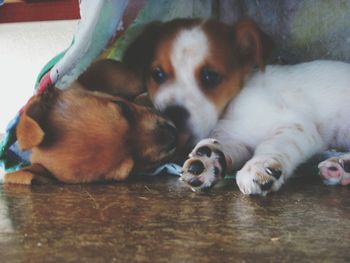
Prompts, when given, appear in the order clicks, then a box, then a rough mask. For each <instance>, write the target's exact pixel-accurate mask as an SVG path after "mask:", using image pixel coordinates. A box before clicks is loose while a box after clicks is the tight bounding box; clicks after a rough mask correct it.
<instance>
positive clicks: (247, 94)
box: [124, 19, 350, 195]
mask: <svg viewBox="0 0 350 263" xmlns="http://www.w3.org/2000/svg"><path fill="white" fill-rule="evenodd" d="M140 45H144V48H143V49H140ZM269 46H270V42H269V40H268V38H267V37H266V36H265V35H264V34H263V33H262V32H261V31H260V30H259V28H258V27H257V26H256V25H255V24H254V23H253V22H251V21H244V22H240V23H238V24H237V25H234V26H229V25H226V24H223V23H220V22H218V21H213V20H206V21H202V20H193V19H188V20H186V19H182V20H175V21H171V22H168V23H165V24H153V25H151V26H149V27H148V28H147V29H146V30H145V31H144V33H143V34H142V35H141V36H140V37H139V38H138V39H137V40H136V41H135V42H134V43H132V44H131V45H130V47H129V49H128V50H127V51H126V53H125V57H124V61H125V63H127V64H128V65H129V66H130V67H134V70H138V72H139V73H140V74H143V76H144V79H145V81H146V83H147V88H148V92H149V94H150V98H151V99H152V101H153V103H154V105H155V107H156V108H158V109H159V110H160V111H162V112H164V113H166V114H167V115H168V116H169V117H170V118H172V119H173V120H174V122H175V123H176V124H177V126H178V128H179V129H180V130H181V131H182V132H183V134H186V135H187V136H184V138H186V139H185V140H184V141H186V140H187V142H194V143H198V144H197V146H196V147H195V148H194V150H193V151H192V152H191V153H190V159H188V160H187V161H186V162H185V164H184V167H183V170H184V174H183V176H182V179H183V180H184V181H186V182H187V183H189V184H190V185H192V186H193V187H197V188H206V187H210V186H212V185H213V184H215V183H216V182H217V181H218V180H219V179H220V178H221V177H222V175H223V174H224V172H225V169H226V168H227V170H229V171H231V170H234V169H240V170H239V171H238V173H237V184H238V186H239V188H240V190H241V191H242V192H243V193H245V194H263V195H264V194H266V193H268V192H270V191H277V190H278V189H279V188H280V187H281V186H282V185H283V183H284V182H285V180H286V179H287V178H288V177H289V176H290V175H291V174H292V172H293V171H294V169H295V168H296V167H297V166H298V165H299V164H300V163H301V162H303V161H305V160H307V159H308V158H309V157H311V156H312V155H313V154H315V153H317V152H319V151H322V150H324V149H326V148H328V147H336V148H343V149H348V148H349V146H350V133H349V131H350V120H349V118H348V116H347V112H348V111H349V110H350V104H349V103H348V100H349V98H350V65H348V64H345V63H341V62H332V61H315V62H310V63H304V64H299V65H295V66H267V67H266V68H265V67H264V60H265V55H266V52H267V50H268V47H269ZM146 48H147V49H146ZM144 50H149V51H150V52H149V53H144ZM140 65H141V67H139V66H140ZM254 66H258V67H259V69H260V71H259V70H254V69H253V68H254ZM264 69H265V70H264ZM206 137H210V138H211V139H204V140H202V141H200V140H201V139H203V138H206ZM223 156H224V158H223Z"/></svg>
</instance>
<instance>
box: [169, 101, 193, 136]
mask: <svg viewBox="0 0 350 263" xmlns="http://www.w3.org/2000/svg"><path fill="white" fill-rule="evenodd" d="M163 113H164V115H165V116H166V117H167V118H169V119H170V120H172V121H173V122H174V124H175V126H176V128H177V129H178V130H179V131H185V130H186V126H187V120H188V118H189V117H190V114H189V112H188V111H187V110H186V109H185V108H184V107H182V106H177V105H176V106H168V107H167V108H166V109H165V110H164V111H163Z"/></svg>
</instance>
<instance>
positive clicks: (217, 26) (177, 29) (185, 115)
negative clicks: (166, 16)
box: [123, 19, 271, 143]
mask: <svg viewBox="0 0 350 263" xmlns="http://www.w3.org/2000/svg"><path fill="white" fill-rule="evenodd" d="M270 44H271V42H270V41H269V39H268V37H267V36H265V34H264V33H263V32H262V31H261V30H260V29H259V28H258V27H257V26H256V24H255V23H254V22H252V21H243V22H240V23H238V24H237V25H234V26H231V25H226V24H224V23H221V22H219V21H215V20H206V21H203V20H198V19H179V20H173V21H171V22H167V23H164V24H161V23H153V24H150V25H148V26H147V27H146V28H145V30H144V31H143V33H142V34H141V35H140V36H139V37H138V38H136V40H135V41H134V42H133V43H131V45H130V46H129V47H128V49H127V50H126V52H125V54H124V58H123V61H124V63H125V64H126V65H128V66H129V67H130V68H131V69H133V70H134V71H136V72H137V73H138V74H141V75H142V76H143V78H144V80H145V82H146V83H147V89H148V92H149V95H150V97H151V99H152V101H153V103H154V106H155V107H156V108H157V109H158V110H160V111H161V112H163V113H164V114H165V115H167V116H168V117H170V119H172V120H173V121H174V123H175V125H176V126H177V128H178V129H179V131H180V132H181V134H182V138H183V139H184V141H186V140H188V139H192V142H193V143H195V142H196V141H198V140H199V139H201V138H203V137H205V136H207V135H208V133H209V132H210V130H211V129H212V128H213V127H214V125H215V124H216V122H217V120H218V118H219V116H220V115H221V114H222V112H223V111H224V109H225V107H226V105H227V104H228V102H229V101H230V100H231V99H232V98H233V97H234V96H235V95H236V94H237V93H238V92H239V90H240V89H241V87H242V84H243V81H244V77H245V76H246V75H247V74H248V73H249V72H250V70H251V69H252V68H253V67H254V66H258V67H259V69H260V70H263V69H264V65H265V58H266V54H267V51H268V49H269V46H270Z"/></svg>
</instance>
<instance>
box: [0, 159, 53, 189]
mask: <svg viewBox="0 0 350 263" xmlns="http://www.w3.org/2000/svg"><path fill="white" fill-rule="evenodd" d="M55 181H56V180H55V179H54V178H53V177H52V176H51V174H50V173H49V172H48V171H47V170H46V169H45V168H44V167H43V166H42V165H40V164H31V165H29V166H27V167H24V168H23V169H21V170H18V171H16V172H12V173H8V174H6V175H5V178H4V183H5V184H22V185H30V184H32V183H33V182H38V183H41V184H45V183H51V182H55Z"/></svg>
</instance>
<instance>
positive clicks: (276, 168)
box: [236, 158, 285, 195]
mask: <svg viewBox="0 0 350 263" xmlns="http://www.w3.org/2000/svg"><path fill="white" fill-rule="evenodd" d="M284 178H285V175H284V174H283V168H282V165H281V163H280V162H279V161H277V160H276V159H274V158H267V159H264V158H253V159H251V160H250V161H248V162H247V163H246V164H245V165H244V167H243V168H242V169H241V170H240V171H238V172H237V175H236V181H237V185H238V187H239V189H240V190H241V192H242V193H244V194H246V195H266V194H268V193H269V192H273V191H277V190H279V189H280V188H281V186H282V184H283V182H284Z"/></svg>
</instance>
